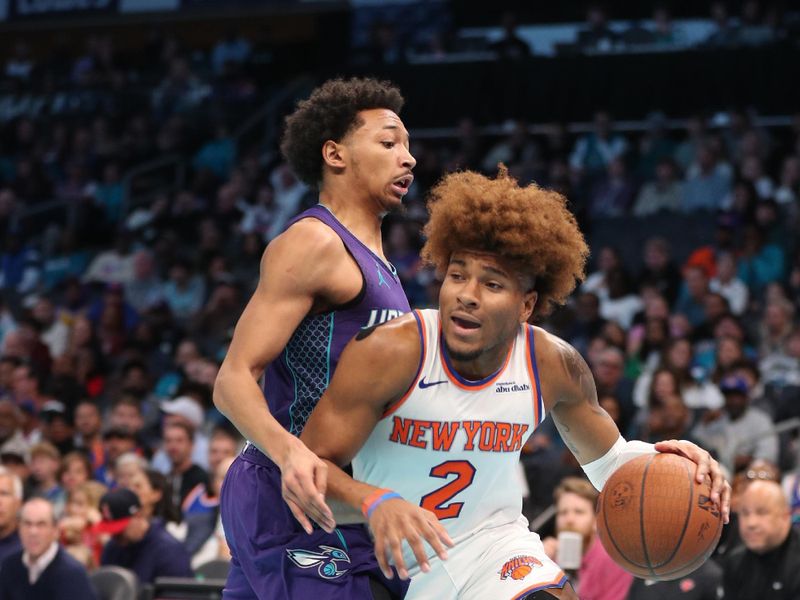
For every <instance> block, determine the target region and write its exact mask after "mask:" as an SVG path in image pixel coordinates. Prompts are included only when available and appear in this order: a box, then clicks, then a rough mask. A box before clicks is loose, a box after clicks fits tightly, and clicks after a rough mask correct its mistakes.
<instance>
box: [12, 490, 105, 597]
mask: <svg viewBox="0 0 800 600" xmlns="http://www.w3.org/2000/svg"><path fill="white" fill-rule="evenodd" d="M19 533H20V539H21V540H22V547H23V550H22V551H21V552H17V553H15V554H12V555H11V556H9V557H8V558H7V559H6V560H5V561H4V562H3V568H2V569H0V599H2V600H94V599H95V598H97V596H96V595H95V592H94V589H93V588H92V586H91V584H90V583H89V577H88V575H87V573H86V569H85V568H84V566H83V565H81V564H80V563H79V562H77V561H76V560H75V559H74V558H72V556H70V555H69V554H68V553H67V552H66V551H65V550H64V549H62V548H61V547H59V545H58V534H59V531H58V525H57V523H56V515H55V512H54V510H53V505H52V504H51V503H50V502H48V501H47V500H44V499H42V498H33V499H31V500H28V501H27V502H26V503H25V504H24V505H23V506H22V511H21V513H20V525H19Z"/></svg>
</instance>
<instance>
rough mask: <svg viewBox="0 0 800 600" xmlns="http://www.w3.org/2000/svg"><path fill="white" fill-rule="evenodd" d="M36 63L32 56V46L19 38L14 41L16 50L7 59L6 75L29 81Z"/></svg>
mask: <svg viewBox="0 0 800 600" xmlns="http://www.w3.org/2000/svg"><path fill="white" fill-rule="evenodd" d="M34 67H35V63H34V61H33V58H31V48H30V46H29V45H28V44H27V43H26V42H24V41H22V40H18V41H16V42H15V43H14V50H13V51H12V54H11V56H10V57H9V58H8V60H7V61H6V69H5V75H6V77H8V78H10V79H19V80H21V81H28V80H29V79H30V78H31V74H32V73H33V69H34Z"/></svg>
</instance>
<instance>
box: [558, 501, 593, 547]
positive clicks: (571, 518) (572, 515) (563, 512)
mask: <svg viewBox="0 0 800 600" xmlns="http://www.w3.org/2000/svg"><path fill="white" fill-rule="evenodd" d="M594 525H595V516H594V502H591V501H590V500H588V499H587V498H584V497H583V496H579V495H578V494H575V493H573V492H565V493H563V494H561V496H560V497H559V499H558V503H557V504H556V531H557V532H559V533H561V532H562V531H573V532H575V533H580V534H581V535H582V536H583V548H584V550H586V548H587V547H588V543H589V541H591V539H592V536H593V535H594Z"/></svg>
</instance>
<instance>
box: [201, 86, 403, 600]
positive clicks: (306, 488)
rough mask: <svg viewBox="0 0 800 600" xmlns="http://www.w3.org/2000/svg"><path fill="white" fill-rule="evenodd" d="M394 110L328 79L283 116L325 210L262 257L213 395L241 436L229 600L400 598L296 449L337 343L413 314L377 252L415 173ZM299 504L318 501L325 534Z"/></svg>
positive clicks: (364, 89)
mask: <svg viewBox="0 0 800 600" xmlns="http://www.w3.org/2000/svg"><path fill="white" fill-rule="evenodd" d="M402 105H403V98H402V96H401V94H400V92H399V90H398V89H397V88H395V87H393V86H391V85H390V84H388V83H387V82H379V81H375V80H372V79H350V80H332V81H328V82H327V83H325V84H324V85H322V86H321V87H319V88H317V89H316V90H315V91H314V92H313V93H312V94H311V96H310V97H309V98H308V99H307V100H305V101H303V102H300V103H299V104H298V106H297V109H296V110H295V112H294V113H293V114H292V115H290V116H289V117H288V118H287V119H286V131H285V134H284V138H283V140H282V144H281V150H282V152H283V154H284V156H285V158H286V160H287V161H288V162H289V164H290V166H291V167H292V169H293V170H294V172H295V173H296V174H297V176H298V177H299V178H300V179H301V180H302V181H304V182H305V183H307V184H309V185H312V186H316V187H318V189H319V204H318V205H317V206H315V207H313V208H311V209H310V210H307V211H305V212H304V213H302V214H300V215H299V216H297V217H296V218H295V219H294V220H293V221H291V222H290V223H289V226H288V227H287V229H286V230H285V231H284V233H283V234H282V235H280V236H278V237H277V238H276V239H275V240H273V241H272V242H271V243H270V244H269V246H268V247H267V249H266V251H265V252H264V256H263V258H262V261H261V275H260V278H259V283H258V287H257V289H256V291H255V293H254V294H253V297H252V298H251V299H250V302H249V303H248V305H247V307H246V308H245V310H244V312H243V313H242V316H241V317H240V319H239V322H238V324H237V326H236V330H235V333H234V336H233V339H232V340H231V344H230V348H229V349H228V354H227V356H226V358H225V360H224V362H223V364H222V367H221V368H220V371H219V375H218V377H217V381H216V383H215V386H214V403H215V404H216V406H217V407H218V408H219V409H220V410H221V411H222V413H223V414H225V416H227V417H228V418H229V419H230V420H231V421H232V422H233V423H234V424H235V425H236V427H237V428H238V429H239V431H241V432H242V434H243V435H244V436H245V437H246V438H247V440H248V443H247V445H246V447H245V449H244V450H243V451H242V453H241V455H240V456H239V457H238V458H237V459H236V461H235V462H234V463H233V465H232V466H231V468H230V470H229V471H228V474H227V477H226V478H225V482H224V484H223V487H222V491H221V515H222V523H223V526H224V529H225V535H226V538H227V541H228V544H229V546H230V549H231V556H232V560H231V572H230V575H229V577H228V580H227V583H226V586H225V591H224V598H226V599H231V600H239V599H244V598H247V599H251V598H258V599H259V600H278V599H281V600H283V599H294V598H313V599H314V600H334V599H336V600H345V599H350V598H358V599H361V598H365V599H372V598H390V597H391V598H395V597H397V598H399V597H402V595H403V594H404V593H405V588H406V584H405V583H404V582H400V581H399V580H398V579H397V578H395V579H394V580H392V581H388V580H386V579H385V577H384V576H383V574H382V572H381V570H380V569H379V567H378V565H377V562H376V560H375V556H374V552H373V548H372V543H371V541H370V538H369V536H368V534H367V532H366V530H365V528H364V527H363V525H352V526H342V527H339V528H337V529H334V519H333V513H332V511H331V509H330V508H329V507H328V505H327V504H326V503H325V498H324V493H325V487H326V477H327V466H326V464H325V463H324V462H323V461H322V460H320V459H319V458H317V457H316V456H315V455H314V454H313V453H312V452H311V451H309V450H308V449H307V448H306V446H305V445H304V444H303V443H302V442H301V441H300V440H299V439H298V436H299V435H300V433H301V432H302V430H303V427H304V425H305V422H306V419H307V418H308V416H309V415H310V414H311V411H312V409H313V408H314V406H315V405H316V403H317V401H318V400H319V397H320V396H321V395H322V392H323V390H325V388H326V387H327V385H328V383H329V381H330V378H331V376H332V374H333V372H334V370H335V369H336V365H337V363H338V360H339V354H340V353H341V351H342V349H343V348H344V346H345V344H346V343H347V342H348V341H349V340H350V339H351V338H352V337H353V335H354V334H356V332H358V331H359V330H360V329H362V328H363V327H365V326H367V325H375V324H378V323H380V322H383V321H386V320H388V319H390V318H393V317H397V316H400V315H402V314H403V313H406V312H408V311H409V306H408V301H407V300H406V297H405V294H404V293H403V289H402V287H401V285H400V282H399V280H398V277H397V274H396V272H395V270H394V268H393V267H392V266H391V265H390V264H389V263H388V262H387V261H386V259H385V257H384V255H383V249H382V243H381V219H382V217H383V215H384V214H386V213H388V212H390V211H392V210H394V209H396V208H398V207H399V206H400V205H401V203H402V200H403V196H404V195H405V194H406V192H407V191H408V188H409V185H411V182H412V180H413V176H412V174H411V170H412V169H413V168H414V165H415V163H416V161H415V160H414V157H413V156H411V154H410V152H409V149H408V132H407V131H406V129H405V127H404V125H403V122H402V121H401V120H400V117H399V116H398V115H399V113H400V109H401V107H402ZM262 373H263V374H264V379H263V387H262V386H260V385H259V383H258V382H259V378H260V377H261V375H262ZM265 398H266V399H265ZM297 497H302V498H304V501H305V502H310V504H311V505H313V507H314V514H315V515H316V524H318V526H319V527H315V526H314V525H313V524H312V522H311V521H310V520H309V518H308V517H307V516H306V514H304V512H303V511H302V510H301V509H300V508H299V507H298V505H297V504H296V503H295V502H294V501H293V499H294V498H297ZM284 498H285V499H286V501H284ZM309 499H310V500H309Z"/></svg>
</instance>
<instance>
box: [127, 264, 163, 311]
mask: <svg viewBox="0 0 800 600" xmlns="http://www.w3.org/2000/svg"><path fill="white" fill-rule="evenodd" d="M163 287H164V282H163V281H162V280H161V278H160V277H159V276H158V273H157V272H156V268H155V259H154V258H153V255H152V254H151V253H150V252H149V251H147V250H138V251H137V252H136V253H135V254H134V255H133V277H132V278H131V280H130V281H128V282H127V283H126V284H125V300H127V301H128V302H129V303H130V305H131V306H132V307H133V309H134V310H135V311H137V312H138V313H139V314H144V313H146V312H147V311H149V310H150V309H151V308H153V307H154V306H156V305H157V304H158V303H159V302H161V301H162V300H163Z"/></svg>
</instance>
